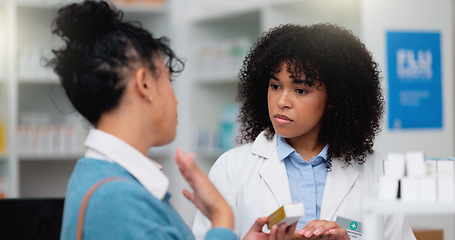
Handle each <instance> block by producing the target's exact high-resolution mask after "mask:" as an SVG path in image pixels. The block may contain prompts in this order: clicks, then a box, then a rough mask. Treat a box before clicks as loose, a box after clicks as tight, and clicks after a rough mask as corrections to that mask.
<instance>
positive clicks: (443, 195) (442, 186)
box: [437, 175, 455, 202]
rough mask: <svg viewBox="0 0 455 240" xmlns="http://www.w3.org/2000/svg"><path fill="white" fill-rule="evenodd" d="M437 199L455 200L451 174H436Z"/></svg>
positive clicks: (444, 200) (454, 182)
mask: <svg viewBox="0 0 455 240" xmlns="http://www.w3.org/2000/svg"><path fill="white" fill-rule="evenodd" d="M437 179H438V192H437V194H438V196H437V198H438V201H439V202H453V201H455V178H454V176H453V175H443V176H438V178H437Z"/></svg>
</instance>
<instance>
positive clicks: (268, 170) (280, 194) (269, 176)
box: [259, 154, 292, 206]
mask: <svg viewBox="0 0 455 240" xmlns="http://www.w3.org/2000/svg"><path fill="white" fill-rule="evenodd" d="M275 155H277V154H275ZM259 175H261V177H262V179H264V182H265V183H266V184H267V186H268V187H269V188H270V190H271V191H272V193H273V196H275V199H276V201H277V203H278V206H281V205H283V204H285V203H290V202H292V199H291V191H290V189H289V181H288V176H287V173H286V166H285V165H284V162H283V161H280V160H279V159H278V156H271V157H270V158H269V159H264V163H263V165H262V168H261V169H260V170H259Z"/></svg>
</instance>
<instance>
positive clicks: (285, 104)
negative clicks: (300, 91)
mask: <svg viewBox="0 0 455 240" xmlns="http://www.w3.org/2000/svg"><path fill="white" fill-rule="evenodd" d="M291 106H292V105H291V101H290V99H289V93H288V92H287V91H283V92H282V93H281V94H280V97H279V98H278V107H280V108H290V107H291Z"/></svg>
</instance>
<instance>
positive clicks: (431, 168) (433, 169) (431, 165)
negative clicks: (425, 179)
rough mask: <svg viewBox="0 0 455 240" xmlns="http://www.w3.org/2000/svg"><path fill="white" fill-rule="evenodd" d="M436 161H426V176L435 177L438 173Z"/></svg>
mask: <svg viewBox="0 0 455 240" xmlns="http://www.w3.org/2000/svg"><path fill="white" fill-rule="evenodd" d="M437 164H438V160H437V159H426V160H425V166H426V167H427V168H426V169H427V171H426V172H427V176H435V175H436V174H437V172H438V167H437Z"/></svg>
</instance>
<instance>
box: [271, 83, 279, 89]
mask: <svg viewBox="0 0 455 240" xmlns="http://www.w3.org/2000/svg"><path fill="white" fill-rule="evenodd" d="M270 88H271V89H278V85H276V84H273V83H271V84H270Z"/></svg>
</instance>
